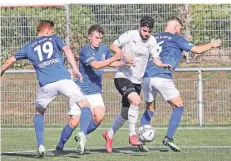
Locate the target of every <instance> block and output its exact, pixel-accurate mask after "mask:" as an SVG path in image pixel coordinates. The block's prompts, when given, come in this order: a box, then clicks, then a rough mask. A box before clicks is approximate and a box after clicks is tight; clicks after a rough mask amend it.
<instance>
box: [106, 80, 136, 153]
mask: <svg viewBox="0 0 231 161" xmlns="http://www.w3.org/2000/svg"><path fill="white" fill-rule="evenodd" d="M114 83H115V87H116V89H117V90H118V91H119V93H120V94H121V95H122V108H121V112H120V113H118V114H117V115H116V117H115V119H114V121H113V123H112V127H111V128H110V129H109V130H107V131H104V132H103V134H102V135H103V137H104V138H105V140H106V144H105V147H106V150H107V152H109V153H110V152H112V143H113V136H114V135H115V133H116V132H117V131H118V130H119V129H120V128H121V127H122V126H123V124H124V123H125V122H126V121H127V120H128V108H129V106H130V103H129V101H128V99H127V97H126V96H124V92H125V91H126V90H127V89H129V88H130V86H132V87H133V88H134V86H133V85H131V84H132V83H131V82H130V81H128V80H127V79H125V78H115V79H114ZM127 85H129V86H127ZM134 91H135V90H134Z"/></svg>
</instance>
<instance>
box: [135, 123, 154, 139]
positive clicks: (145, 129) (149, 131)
mask: <svg viewBox="0 0 231 161" xmlns="http://www.w3.org/2000/svg"><path fill="white" fill-rule="evenodd" d="M138 136H139V140H140V141H142V142H151V141H153V140H154V139H155V129H153V128H152V126H151V125H143V126H141V127H140V128H139V131H138Z"/></svg>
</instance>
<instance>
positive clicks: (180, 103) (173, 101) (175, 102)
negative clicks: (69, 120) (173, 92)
mask: <svg viewBox="0 0 231 161" xmlns="http://www.w3.org/2000/svg"><path fill="white" fill-rule="evenodd" d="M168 103H169V104H170V105H171V106H172V107H173V108H175V107H179V106H183V101H182V99H181V97H180V95H179V96H177V97H175V98H173V99H171V100H169V101H168Z"/></svg>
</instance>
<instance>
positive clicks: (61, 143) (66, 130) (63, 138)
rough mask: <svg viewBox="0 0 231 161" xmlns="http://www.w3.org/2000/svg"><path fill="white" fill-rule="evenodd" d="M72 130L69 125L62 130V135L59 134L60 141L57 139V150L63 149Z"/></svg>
mask: <svg viewBox="0 0 231 161" xmlns="http://www.w3.org/2000/svg"><path fill="white" fill-rule="evenodd" d="M74 130H75V129H73V128H72V127H70V125H69V124H66V126H65V127H64V128H63V131H62V134H61V136H60V139H59V143H58V147H59V148H63V147H64V144H65V143H66V142H67V140H68V139H69V138H70V136H71V134H72V132H73V131H74Z"/></svg>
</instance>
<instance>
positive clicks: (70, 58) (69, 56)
mask: <svg viewBox="0 0 231 161" xmlns="http://www.w3.org/2000/svg"><path fill="white" fill-rule="evenodd" d="M63 51H64V53H65V55H66V56H67V59H68V61H69V62H70V64H71V66H72V69H73V74H74V76H75V77H78V78H79V80H80V81H83V78H82V74H81V73H80V72H79V70H78V67H77V64H76V61H75V57H74V55H73V53H72V51H71V49H70V48H69V47H68V46H64V47H63Z"/></svg>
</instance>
